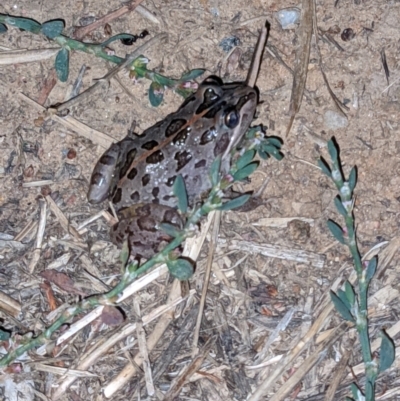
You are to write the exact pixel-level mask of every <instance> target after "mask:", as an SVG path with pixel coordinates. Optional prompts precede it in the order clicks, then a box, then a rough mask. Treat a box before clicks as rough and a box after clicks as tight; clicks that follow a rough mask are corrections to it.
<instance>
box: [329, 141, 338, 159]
mask: <svg viewBox="0 0 400 401" xmlns="http://www.w3.org/2000/svg"><path fill="white" fill-rule="evenodd" d="M328 152H329V156H330V157H331V159H332V161H333V162H336V161H337V158H338V151H337V147H336V145H335V142H333V140H332V139H330V140H329V141H328Z"/></svg>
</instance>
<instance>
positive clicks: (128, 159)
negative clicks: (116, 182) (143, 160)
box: [119, 149, 136, 179]
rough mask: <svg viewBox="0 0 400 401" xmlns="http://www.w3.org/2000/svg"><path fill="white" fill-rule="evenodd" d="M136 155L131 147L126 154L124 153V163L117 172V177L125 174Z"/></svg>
mask: <svg viewBox="0 0 400 401" xmlns="http://www.w3.org/2000/svg"><path fill="white" fill-rule="evenodd" d="M135 156H136V149H131V150H130V151H129V152H128V154H127V155H126V159H125V163H124V165H123V166H122V167H121V170H120V172H119V178H120V179H121V178H122V177H124V176H125V174H126V173H127V171H128V169H129V167H130V166H131V164H132V162H133V160H134V159H135Z"/></svg>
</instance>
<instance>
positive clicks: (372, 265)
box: [365, 256, 378, 283]
mask: <svg viewBox="0 0 400 401" xmlns="http://www.w3.org/2000/svg"><path fill="white" fill-rule="evenodd" d="M377 264H378V257H377V256H374V257H373V258H372V259H371V260H370V261H369V262H368V266H367V273H366V275H365V279H366V280H367V283H369V282H370V281H371V279H372V277H374V275H375V272H376V266H377Z"/></svg>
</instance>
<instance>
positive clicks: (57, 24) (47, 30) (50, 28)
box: [42, 19, 64, 39]
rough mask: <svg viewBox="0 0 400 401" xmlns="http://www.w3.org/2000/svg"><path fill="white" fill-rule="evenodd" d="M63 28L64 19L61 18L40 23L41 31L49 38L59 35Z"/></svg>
mask: <svg viewBox="0 0 400 401" xmlns="http://www.w3.org/2000/svg"><path fill="white" fill-rule="evenodd" d="M63 29H64V21H63V20H61V19H55V20H53V21H47V22H45V23H44V24H43V25H42V33H43V35H45V36H47V37H48V38H50V39H54V38H55V37H56V36H59V35H61V32H62V31H63Z"/></svg>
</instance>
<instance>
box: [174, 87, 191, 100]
mask: <svg viewBox="0 0 400 401" xmlns="http://www.w3.org/2000/svg"><path fill="white" fill-rule="evenodd" d="M174 92H175V93H177V94H178V95H180V96H182V97H183V98H184V99H186V98H187V97H188V96H189V95H191V94H192V93H193V89H184V88H174Z"/></svg>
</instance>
